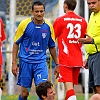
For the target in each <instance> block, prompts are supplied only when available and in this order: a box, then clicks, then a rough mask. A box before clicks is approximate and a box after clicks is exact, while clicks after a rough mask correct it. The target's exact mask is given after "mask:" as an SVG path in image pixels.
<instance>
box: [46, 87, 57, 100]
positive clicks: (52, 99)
mask: <svg viewBox="0 0 100 100" xmlns="http://www.w3.org/2000/svg"><path fill="white" fill-rule="evenodd" d="M55 94H56V93H55V91H54V89H53V87H52V88H49V89H48V90H47V99H46V100H55Z"/></svg>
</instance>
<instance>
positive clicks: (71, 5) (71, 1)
mask: <svg viewBox="0 0 100 100" xmlns="http://www.w3.org/2000/svg"><path fill="white" fill-rule="evenodd" d="M64 4H67V5H68V9H69V10H74V9H75V7H76V4H77V2H76V0H64Z"/></svg>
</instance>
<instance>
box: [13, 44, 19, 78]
mask: <svg viewBox="0 0 100 100" xmlns="http://www.w3.org/2000/svg"><path fill="white" fill-rule="evenodd" d="M18 48H19V45H18V44H16V43H15V42H14V44H13V50H12V73H13V75H14V76H17V73H18V66H17V61H16V59H17V54H18Z"/></svg>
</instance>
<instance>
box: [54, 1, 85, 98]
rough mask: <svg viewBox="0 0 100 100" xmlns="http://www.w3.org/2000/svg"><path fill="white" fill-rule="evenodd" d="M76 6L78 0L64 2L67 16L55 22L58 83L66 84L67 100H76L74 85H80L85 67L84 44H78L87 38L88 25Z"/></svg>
mask: <svg viewBox="0 0 100 100" xmlns="http://www.w3.org/2000/svg"><path fill="white" fill-rule="evenodd" d="M76 4H77V2H76V0H64V5H63V8H64V12H65V13H66V14H65V15H63V16H61V17H59V18H57V19H56V20H55V22H54V32H55V38H57V41H58V59H59V64H60V74H59V77H58V81H59V82H63V83H64V86H65V92H66V95H65V96H66V97H65V100H76V95H75V92H74V87H73V84H78V76H79V73H80V66H83V59H82V51H81V47H82V44H81V43H79V42H78V38H82V37H84V36H85V33H86V28H87V23H86V21H85V19H84V18H82V17H81V16H79V15H77V14H75V13H74V9H75V7H76Z"/></svg>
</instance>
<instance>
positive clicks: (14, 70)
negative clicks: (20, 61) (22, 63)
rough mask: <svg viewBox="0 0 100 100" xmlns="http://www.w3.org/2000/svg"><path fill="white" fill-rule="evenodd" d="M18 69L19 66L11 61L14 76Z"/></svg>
mask: <svg viewBox="0 0 100 100" xmlns="http://www.w3.org/2000/svg"><path fill="white" fill-rule="evenodd" d="M18 70H19V67H18V66H17V64H16V63H13V64H12V73H13V75H14V76H17V74H18Z"/></svg>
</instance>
